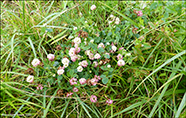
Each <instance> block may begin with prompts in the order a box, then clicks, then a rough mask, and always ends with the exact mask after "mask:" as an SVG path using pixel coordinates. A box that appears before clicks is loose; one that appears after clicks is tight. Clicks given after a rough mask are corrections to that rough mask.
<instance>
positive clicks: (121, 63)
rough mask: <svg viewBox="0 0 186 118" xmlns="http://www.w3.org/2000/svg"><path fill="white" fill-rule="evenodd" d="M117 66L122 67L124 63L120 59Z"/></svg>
mask: <svg viewBox="0 0 186 118" xmlns="http://www.w3.org/2000/svg"><path fill="white" fill-rule="evenodd" d="M117 64H118V66H124V65H125V61H123V60H122V59H120V60H119V61H118V63H117Z"/></svg>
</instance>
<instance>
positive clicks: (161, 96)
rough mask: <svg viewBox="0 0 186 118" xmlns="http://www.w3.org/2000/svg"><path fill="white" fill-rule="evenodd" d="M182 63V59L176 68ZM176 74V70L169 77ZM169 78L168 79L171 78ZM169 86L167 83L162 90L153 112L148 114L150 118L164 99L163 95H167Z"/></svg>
mask: <svg viewBox="0 0 186 118" xmlns="http://www.w3.org/2000/svg"><path fill="white" fill-rule="evenodd" d="M181 64H182V62H181V61H180V62H179V63H178V64H177V66H176V68H179V67H180V66H181ZM175 74H176V72H173V73H171V75H170V77H169V79H171V78H173V77H174V75H175ZM169 79H168V80H169ZM168 86H169V84H167V85H166V86H165V87H164V88H163V90H162V92H161V94H160V96H159V98H158V100H157V101H156V103H155V105H154V107H153V108H152V110H151V112H150V114H149V116H148V117H149V118H151V117H152V115H153V114H154V112H155V110H156V108H157V107H158V105H159V103H160V101H161V99H162V98H163V96H164V95H165V92H166V90H167V88H168ZM148 101H150V100H148Z"/></svg>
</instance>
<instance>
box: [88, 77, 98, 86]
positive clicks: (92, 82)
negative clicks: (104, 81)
mask: <svg viewBox="0 0 186 118" xmlns="http://www.w3.org/2000/svg"><path fill="white" fill-rule="evenodd" d="M98 81H99V80H97V79H96V78H92V79H91V80H90V82H91V84H92V85H93V86H95V85H96V84H97V82H98Z"/></svg>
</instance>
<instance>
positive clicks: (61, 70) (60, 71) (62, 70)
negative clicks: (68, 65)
mask: <svg viewBox="0 0 186 118" xmlns="http://www.w3.org/2000/svg"><path fill="white" fill-rule="evenodd" d="M64 72H65V71H64V69H63V67H62V68H61V69H59V70H57V74H58V75H62V74H63V73H64Z"/></svg>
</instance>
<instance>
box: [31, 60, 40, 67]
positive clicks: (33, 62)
mask: <svg viewBox="0 0 186 118" xmlns="http://www.w3.org/2000/svg"><path fill="white" fill-rule="evenodd" d="M39 64H40V61H39V59H34V60H33V61H32V65H33V66H34V67H37V66H38V65H39Z"/></svg>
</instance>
